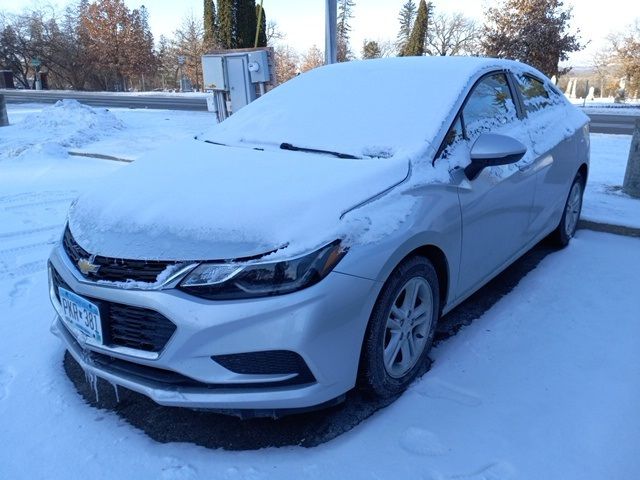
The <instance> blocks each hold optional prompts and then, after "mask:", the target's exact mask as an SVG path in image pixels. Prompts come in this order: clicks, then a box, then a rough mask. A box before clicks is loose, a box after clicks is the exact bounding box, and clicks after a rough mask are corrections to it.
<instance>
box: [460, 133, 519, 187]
mask: <svg viewBox="0 0 640 480" xmlns="http://www.w3.org/2000/svg"><path fill="white" fill-rule="evenodd" d="M525 153H527V147H525V146H524V145H523V144H522V143H520V142H519V141H518V140H516V139H515V138H512V137H508V136H506V135H498V134H496V133H483V134H482V135H480V136H479V137H478V139H477V140H476V141H475V143H474V144H473V147H471V163H470V164H469V165H467V166H466V167H465V169H464V173H465V175H466V176H467V178H468V179H469V180H473V179H474V178H476V177H477V176H478V175H479V174H480V172H481V171H482V170H483V169H484V168H485V167H494V166H496V165H508V164H510V163H516V162H517V161H518V160H520V159H521V158H522V157H523V155H524V154H525Z"/></svg>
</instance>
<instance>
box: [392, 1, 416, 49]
mask: <svg viewBox="0 0 640 480" xmlns="http://www.w3.org/2000/svg"><path fill="white" fill-rule="evenodd" d="M415 19H416V4H415V3H414V2H413V0H407V2H406V3H405V4H404V5H402V8H401V9H400V14H399V15H398V22H400V30H399V31H398V37H397V39H396V48H397V49H398V51H399V52H401V51H402V49H403V48H404V47H405V45H406V44H407V42H408V41H409V37H410V36H411V29H412V28H413V22H414V21H415Z"/></svg>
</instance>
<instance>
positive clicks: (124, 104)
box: [0, 90, 207, 111]
mask: <svg viewBox="0 0 640 480" xmlns="http://www.w3.org/2000/svg"><path fill="white" fill-rule="evenodd" d="M0 94H3V95H4V96H5V99H6V101H7V103H55V102H57V101H58V100H61V99H63V98H73V99H75V100H78V101H79V102H81V103H84V104H86V105H90V106H92V107H120V108H154V109H163V110H193V111H203V110H204V111H206V110H207V101H206V100H205V98H204V97H203V96H199V95H191V94H185V95H146V94H145V95H136V94H129V93H124V94H122V93H121V94H118V93H105V92H71V91H52V90H40V91H35V90H0Z"/></svg>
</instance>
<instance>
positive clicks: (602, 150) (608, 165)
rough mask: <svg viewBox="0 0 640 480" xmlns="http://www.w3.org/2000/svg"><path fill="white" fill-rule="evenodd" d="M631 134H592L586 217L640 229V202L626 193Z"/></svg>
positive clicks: (584, 216) (583, 211)
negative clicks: (624, 184) (625, 180)
mask: <svg viewBox="0 0 640 480" xmlns="http://www.w3.org/2000/svg"><path fill="white" fill-rule="evenodd" d="M630 145H631V136H630V135H610V134H604V133H592V134H591V169H590V171H589V181H588V183H587V189H586V192H585V198H584V205H583V210H582V218H584V219H585V220H591V221H595V222H601V223H608V224H612V225H621V226H625V227H634V228H640V199H637V198H632V197H629V196H628V195H626V194H624V193H622V190H621V187H622V182H623V180H624V173H625V170H626V167H627V159H628V156H629V147H630Z"/></svg>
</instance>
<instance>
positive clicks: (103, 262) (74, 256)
mask: <svg viewBox="0 0 640 480" xmlns="http://www.w3.org/2000/svg"><path fill="white" fill-rule="evenodd" d="M62 246H63V248H64V251H65V253H66V254H67V256H68V257H69V259H70V260H71V262H73V264H74V265H76V266H77V265H78V261H79V260H82V259H91V263H93V264H94V265H96V266H97V267H99V268H98V269H97V271H96V272H88V273H83V272H81V271H80V270H78V271H79V272H80V274H81V275H82V276H83V277H84V278H86V279H88V280H95V281H99V280H104V281H108V282H126V281H134V282H148V283H153V282H155V281H156V280H157V278H158V275H160V274H161V273H162V272H163V271H164V270H165V269H166V268H167V267H169V266H171V265H177V264H178V263H180V262H176V261H156V260H127V259H124V258H111V257H102V256H99V255H91V254H90V253H89V252H87V251H86V250H85V249H84V248H82V247H81V246H80V245H79V244H78V242H76V241H75V239H74V238H73V235H72V234H71V230H70V229H69V226H68V225H67V228H66V229H65V231H64V237H63V239H62Z"/></svg>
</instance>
